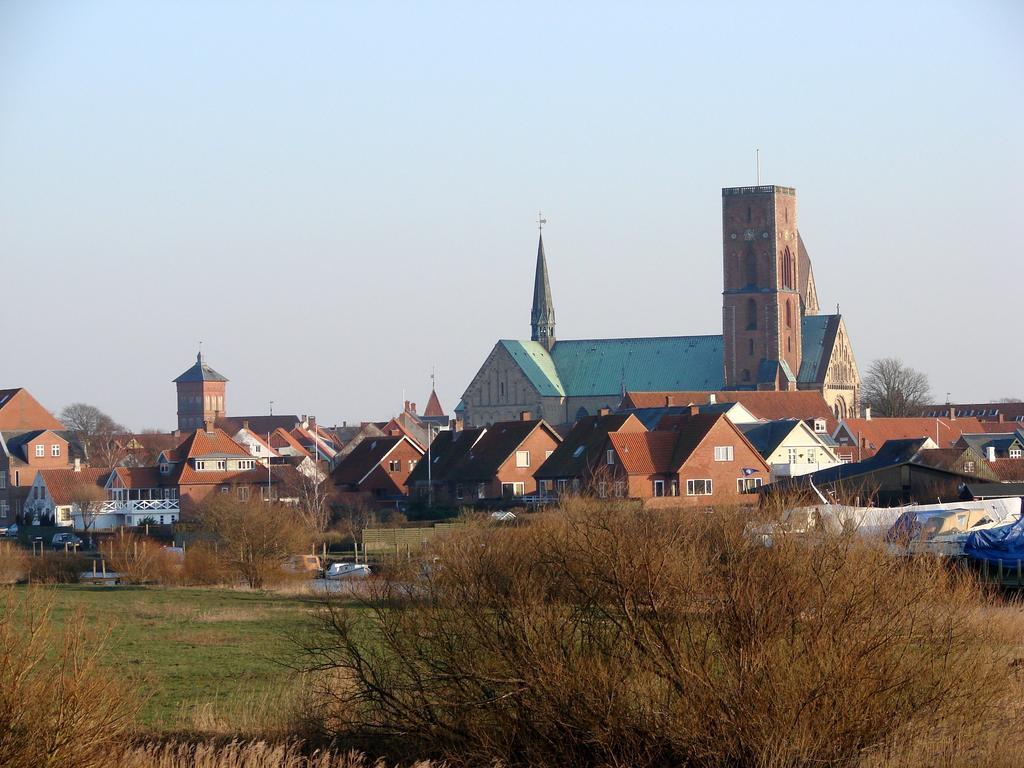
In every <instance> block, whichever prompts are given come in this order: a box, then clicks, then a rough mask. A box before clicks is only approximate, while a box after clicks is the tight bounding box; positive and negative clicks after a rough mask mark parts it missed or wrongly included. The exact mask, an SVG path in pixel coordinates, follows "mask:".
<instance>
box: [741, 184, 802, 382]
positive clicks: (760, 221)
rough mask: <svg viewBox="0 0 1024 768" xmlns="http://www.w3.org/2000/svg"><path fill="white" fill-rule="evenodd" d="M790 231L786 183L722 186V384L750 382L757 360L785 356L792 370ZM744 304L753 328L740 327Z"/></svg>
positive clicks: (795, 336) (795, 315) (793, 249)
mask: <svg viewBox="0 0 1024 768" xmlns="http://www.w3.org/2000/svg"><path fill="white" fill-rule="evenodd" d="M796 232H797V222H796V193H795V192H793V191H792V190H790V189H789V188H787V187H748V188H742V191H741V192H740V191H737V190H723V191H722V257H723V274H724V287H725V294H724V296H723V299H722V301H723V303H722V332H723V334H724V343H725V383H726V386H727V387H733V386H744V385H751V384H753V383H754V382H755V381H756V379H757V369H758V364H759V363H760V362H761V360H764V359H768V360H785V361H786V362H787V363H788V364H789V367H790V369H791V370H792V371H793V375H794V376H795V375H796V374H797V373H798V372H799V370H800V358H801V350H800V344H801V339H800V295H799V285H800V282H799V274H798V269H799V259H798V255H797V238H796ZM787 262H788V264H789V266H788V267H786V266H785V265H786V263H787ZM787 304H788V305H789V316H788V319H789V322H788V324H787V315H786V305H787ZM748 305H749V306H752V307H753V308H754V312H753V313H752V314H753V315H754V316H755V317H756V326H757V327H756V328H755V329H748V318H749V315H750V314H751V312H750V310H749V308H748ZM751 342H753V351H751ZM744 371H746V372H748V373H749V379H746V378H745V377H744Z"/></svg>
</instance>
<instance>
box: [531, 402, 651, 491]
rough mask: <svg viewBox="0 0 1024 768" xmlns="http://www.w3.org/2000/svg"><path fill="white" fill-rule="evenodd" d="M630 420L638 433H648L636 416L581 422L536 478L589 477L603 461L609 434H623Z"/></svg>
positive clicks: (592, 419)
mask: <svg viewBox="0 0 1024 768" xmlns="http://www.w3.org/2000/svg"><path fill="white" fill-rule="evenodd" d="M630 418H632V419H633V420H634V422H635V428H636V431H640V432H643V431H645V429H646V428H645V427H644V426H643V424H642V423H640V422H639V420H638V419H637V418H636V417H635V416H630V415H629V414H625V413H613V414H609V415H607V416H586V417H584V418H582V419H580V420H579V421H577V422H576V424H575V425H574V426H573V428H572V429H571V430H569V432H568V434H566V436H565V439H563V440H562V442H561V444H560V445H559V446H558V447H557V448H555V450H554V451H553V452H552V454H551V455H550V456H549V457H548V458H547V460H546V461H545V462H544V463H543V464H541V465H540V466H539V467H538V468H537V471H536V472H534V473H533V476H534V477H535V478H537V479H542V478H543V479H553V478H559V477H581V476H583V475H585V474H586V473H587V472H588V471H589V470H590V467H591V466H593V464H594V463H595V462H596V461H598V460H599V458H600V454H601V451H603V450H604V444H605V442H606V441H607V439H608V435H609V433H612V432H616V431H617V430H619V429H620V428H621V427H622V426H623V425H624V424H626V422H627V421H628V420H629V419H630Z"/></svg>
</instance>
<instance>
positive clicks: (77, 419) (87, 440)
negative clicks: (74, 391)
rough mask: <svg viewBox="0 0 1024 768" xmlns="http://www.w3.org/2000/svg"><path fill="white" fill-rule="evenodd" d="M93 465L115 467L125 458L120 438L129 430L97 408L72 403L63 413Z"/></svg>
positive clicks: (86, 458)
mask: <svg viewBox="0 0 1024 768" xmlns="http://www.w3.org/2000/svg"><path fill="white" fill-rule="evenodd" d="M60 420H61V421H62V422H64V425H65V426H66V427H67V428H68V429H70V430H71V431H72V432H73V433H74V435H75V439H76V440H78V443H79V444H80V445H81V446H82V450H84V451H85V460H86V461H88V462H89V463H90V464H92V465H93V466H101V467H112V466H114V465H115V464H117V462H118V461H120V460H121V459H122V458H123V455H124V446H123V445H121V441H119V440H118V436H120V435H122V434H123V433H124V432H126V431H127V430H126V429H125V428H124V427H122V426H121V425H120V424H118V423H117V422H116V421H114V420H113V419H112V418H111V417H110V416H108V415H107V414H105V413H104V412H103V411H101V410H100V409H99V408H97V407H96V406H95V405H89V404H88V403H72V404H71V405H69V406H67V407H66V408H64V410H63V411H61V412H60Z"/></svg>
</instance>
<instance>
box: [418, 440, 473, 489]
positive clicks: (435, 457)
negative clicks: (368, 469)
mask: <svg viewBox="0 0 1024 768" xmlns="http://www.w3.org/2000/svg"><path fill="white" fill-rule="evenodd" d="M486 431H487V428H486V427H474V428H471V429H463V430H462V431H460V432H455V431H454V430H445V431H443V432H439V433H438V434H437V437H435V438H434V442H433V443H431V444H430V451H429V459H430V463H429V464H428V463H427V459H426V458H425V459H424V460H423V461H421V462H419V463H418V464H417V465H416V467H415V468H414V469H413V471H412V473H411V474H410V475H409V478H408V480H407V481H406V484H407V485H408V486H410V487H412V486H413V485H415V484H416V483H426V482H427V479H428V476H429V479H430V481H431V482H433V483H445V482H447V481H448V476H449V474H450V473H451V471H452V470H453V469H454V468H455V467H456V466H457V465H458V463H459V462H460V461H462V460H463V459H464V458H465V457H466V456H467V455H468V454H469V452H470V450H472V448H473V446H474V445H476V443H477V441H478V440H479V439H480V438H481V437H482V436H483V434H484V433H485V432H486ZM428 467H429V470H428Z"/></svg>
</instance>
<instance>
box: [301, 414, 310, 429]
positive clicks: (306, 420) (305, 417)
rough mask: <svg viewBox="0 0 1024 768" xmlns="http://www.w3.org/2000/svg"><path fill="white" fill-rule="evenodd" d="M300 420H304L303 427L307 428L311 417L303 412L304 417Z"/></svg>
mask: <svg viewBox="0 0 1024 768" xmlns="http://www.w3.org/2000/svg"><path fill="white" fill-rule="evenodd" d="M300 421H301V422H302V428H303V429H305V428H306V425H307V424H309V418H308V417H307V416H306V414H302V418H301V419H300Z"/></svg>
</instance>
